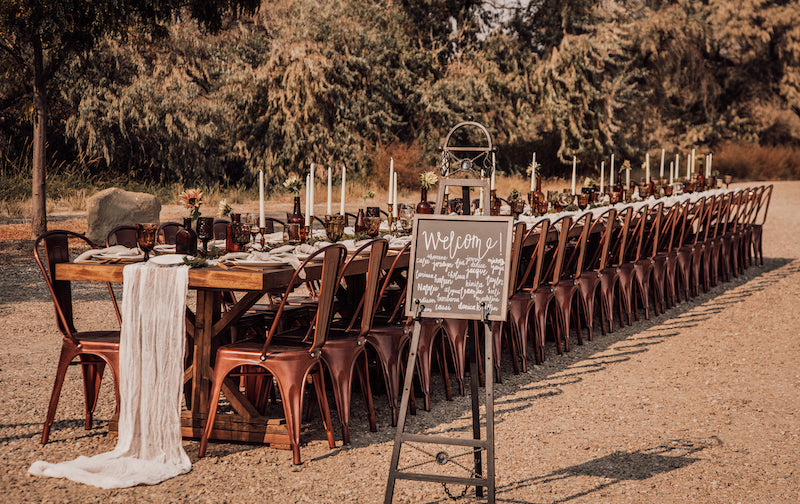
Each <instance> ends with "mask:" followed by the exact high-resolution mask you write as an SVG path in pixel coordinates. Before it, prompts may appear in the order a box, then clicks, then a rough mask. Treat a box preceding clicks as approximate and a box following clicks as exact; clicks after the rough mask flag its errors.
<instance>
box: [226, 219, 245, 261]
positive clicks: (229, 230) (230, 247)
mask: <svg viewBox="0 0 800 504" xmlns="http://www.w3.org/2000/svg"><path fill="white" fill-rule="evenodd" d="M234 222H236V223H240V222H242V214H238V213H232V214H231V222H230V224H228V225H227V227H226V228H225V250H227V251H228V252H238V251H239V246H238V245H236V243H235V242H234V241H233V223H234Z"/></svg>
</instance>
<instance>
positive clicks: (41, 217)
mask: <svg viewBox="0 0 800 504" xmlns="http://www.w3.org/2000/svg"><path fill="white" fill-rule="evenodd" d="M46 82H47V77H46V76H45V75H44V63H43V55H42V44H41V41H40V40H39V38H38V37H36V38H35V40H34V42H33V177H32V178H33V190H32V193H31V194H32V199H31V206H32V209H31V238H32V239H34V238H36V237H37V236H39V235H40V234H42V233H44V232H45V231H47V206H46V203H47V198H46V193H45V161H46V155H45V145H46V144H47V91H46V89H45V83H46Z"/></svg>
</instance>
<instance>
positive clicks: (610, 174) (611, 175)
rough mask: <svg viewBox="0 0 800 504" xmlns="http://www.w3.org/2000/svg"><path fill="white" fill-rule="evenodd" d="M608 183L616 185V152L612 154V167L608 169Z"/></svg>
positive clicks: (611, 185)
mask: <svg viewBox="0 0 800 504" xmlns="http://www.w3.org/2000/svg"><path fill="white" fill-rule="evenodd" d="M608 185H609V186H610V187H613V186H614V154H611V168H610V169H609V170H608Z"/></svg>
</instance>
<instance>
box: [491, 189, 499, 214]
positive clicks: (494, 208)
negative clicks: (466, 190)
mask: <svg viewBox="0 0 800 504" xmlns="http://www.w3.org/2000/svg"><path fill="white" fill-rule="evenodd" d="M489 205H490V208H489V215H500V200H499V199H498V198H497V190H496V189H492V190H490V191H489Z"/></svg>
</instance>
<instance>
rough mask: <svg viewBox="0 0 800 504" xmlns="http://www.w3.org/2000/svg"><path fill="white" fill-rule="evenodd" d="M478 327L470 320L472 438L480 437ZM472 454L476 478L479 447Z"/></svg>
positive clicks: (479, 490)
mask: <svg viewBox="0 0 800 504" xmlns="http://www.w3.org/2000/svg"><path fill="white" fill-rule="evenodd" d="M477 329H478V327H477V324H476V323H475V322H470V324H469V330H470V333H471V334H470V336H471V337H472V341H473V345H474V349H475V359H470V361H469V395H470V398H471V399H472V439H480V438H481V411H480V404H479V403H478V365H477V364H478V363H477V359H478V358H479V356H480V354H481V353H480V352H479V351H478V349H479V346H480V344H479V343H478V331H477ZM472 451H473V455H474V457H475V476H477V477H478V478H480V477H482V476H483V463H482V453H481V449H480V448H479V447H475V448H473V450H472ZM475 495H476V496H478V497H483V487H482V486H480V485H478V486H476V487H475Z"/></svg>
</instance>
